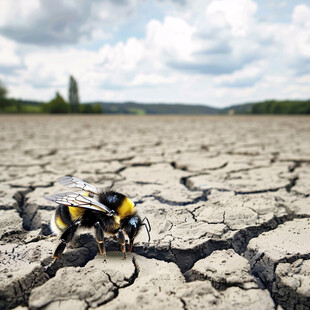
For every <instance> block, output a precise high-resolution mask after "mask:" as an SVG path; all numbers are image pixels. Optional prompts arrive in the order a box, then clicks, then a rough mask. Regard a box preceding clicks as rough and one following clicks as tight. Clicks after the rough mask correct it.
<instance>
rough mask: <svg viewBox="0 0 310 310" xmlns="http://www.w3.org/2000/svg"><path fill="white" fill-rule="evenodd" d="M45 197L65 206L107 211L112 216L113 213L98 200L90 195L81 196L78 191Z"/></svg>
mask: <svg viewBox="0 0 310 310" xmlns="http://www.w3.org/2000/svg"><path fill="white" fill-rule="evenodd" d="M45 198H46V199H47V200H50V201H53V202H56V203H58V204H62V205H66V206H71V207H79V208H84V209H91V210H96V211H101V212H104V213H107V215H109V216H112V215H113V214H115V212H114V211H113V210H110V209H109V208H108V207H107V206H105V205H104V204H102V203H100V202H99V201H98V200H96V199H94V198H91V197H86V196H83V195H81V194H80V193H75V192H66V193H60V194H54V195H51V196H46V197H45Z"/></svg>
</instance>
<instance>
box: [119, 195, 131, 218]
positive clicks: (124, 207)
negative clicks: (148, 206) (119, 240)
mask: <svg viewBox="0 0 310 310" xmlns="http://www.w3.org/2000/svg"><path fill="white" fill-rule="evenodd" d="M135 212H136V211H135V204H134V203H133V202H132V201H131V199H129V198H128V197H126V198H125V199H124V201H123V203H122V204H121V205H120V206H119V207H118V209H117V213H118V214H119V215H120V217H121V219H123V218H125V217H126V216H129V215H132V214H134V213H135Z"/></svg>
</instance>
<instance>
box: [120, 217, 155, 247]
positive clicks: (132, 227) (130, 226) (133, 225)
mask: <svg viewBox="0 0 310 310" xmlns="http://www.w3.org/2000/svg"><path fill="white" fill-rule="evenodd" d="M145 221H147V223H148V225H146V223H145ZM142 225H145V227H146V231H147V232H148V236H149V241H150V234H149V232H150V231H151V227H150V224H149V221H148V220H147V218H144V219H143V220H142V221H141V219H140V217H139V216H138V215H134V216H132V217H131V218H129V219H128V221H127V223H126V224H125V226H124V230H125V232H126V234H127V236H128V238H129V252H131V250H132V246H133V242H134V240H135V238H136V236H137V235H138V233H139V231H140V228H141V226H142Z"/></svg>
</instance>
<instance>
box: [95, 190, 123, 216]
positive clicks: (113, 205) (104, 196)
mask: <svg viewBox="0 0 310 310" xmlns="http://www.w3.org/2000/svg"><path fill="white" fill-rule="evenodd" d="M125 198H126V196H125V195H123V194H121V193H118V192H115V191H111V190H108V191H102V192H101V193H100V194H99V201H100V202H101V203H102V204H104V205H105V206H107V207H108V208H109V209H110V210H114V211H115V212H117V209H118V208H119V207H120V206H121V205H122V203H123V201H124V199H125Z"/></svg>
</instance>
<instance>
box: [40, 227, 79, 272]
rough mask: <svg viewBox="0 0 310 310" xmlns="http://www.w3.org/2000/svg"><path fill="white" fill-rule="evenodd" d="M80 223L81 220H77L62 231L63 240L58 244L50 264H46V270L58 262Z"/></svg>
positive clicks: (61, 237)
mask: <svg viewBox="0 0 310 310" xmlns="http://www.w3.org/2000/svg"><path fill="white" fill-rule="evenodd" d="M79 224H80V221H78V222H75V223H74V224H73V225H71V226H69V227H68V228H67V229H66V230H65V231H64V232H63V233H62V235H61V236H60V241H61V242H60V243H59V244H58V246H57V248H56V250H55V252H54V254H53V256H52V258H54V260H53V261H52V262H51V263H49V264H48V265H46V266H45V267H44V270H47V269H48V268H49V267H51V266H52V265H53V264H54V263H55V262H56V260H57V259H58V258H59V257H60V256H61V254H62V253H63V251H64V250H65V248H66V245H67V243H69V242H70V241H71V240H72V238H73V236H74V234H75V232H76V230H77V228H78V227H79Z"/></svg>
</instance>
